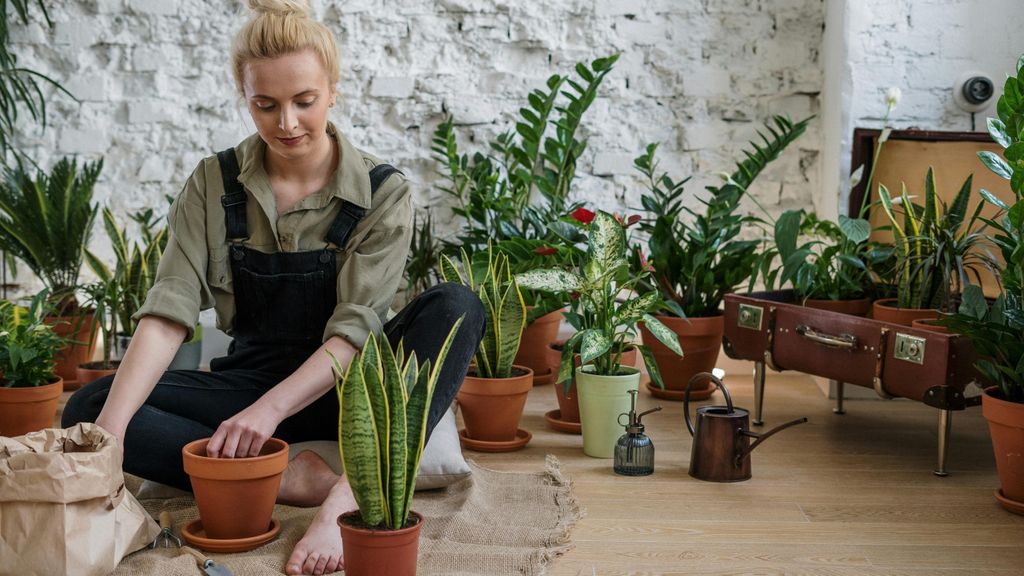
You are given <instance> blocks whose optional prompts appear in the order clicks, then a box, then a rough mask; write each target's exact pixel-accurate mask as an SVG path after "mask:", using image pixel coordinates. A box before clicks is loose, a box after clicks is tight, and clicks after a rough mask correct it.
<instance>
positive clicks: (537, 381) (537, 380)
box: [533, 368, 555, 386]
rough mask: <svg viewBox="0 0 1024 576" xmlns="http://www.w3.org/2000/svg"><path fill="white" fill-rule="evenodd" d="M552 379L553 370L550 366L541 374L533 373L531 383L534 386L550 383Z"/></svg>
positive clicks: (553, 376) (553, 377) (553, 375)
mask: <svg viewBox="0 0 1024 576" xmlns="http://www.w3.org/2000/svg"><path fill="white" fill-rule="evenodd" d="M554 379H555V371H554V370H552V369H551V368H548V371H547V372H545V373H543V374H537V373H534V375H533V385H534V386H543V385H545V384H551V382H552V381H553V380H554Z"/></svg>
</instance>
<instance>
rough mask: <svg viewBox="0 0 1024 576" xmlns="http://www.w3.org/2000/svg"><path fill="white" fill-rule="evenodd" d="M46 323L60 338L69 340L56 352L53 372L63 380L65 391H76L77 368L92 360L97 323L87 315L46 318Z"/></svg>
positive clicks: (77, 386) (77, 384) (78, 386)
mask: <svg viewBox="0 0 1024 576" xmlns="http://www.w3.org/2000/svg"><path fill="white" fill-rule="evenodd" d="M45 321H46V323H47V324H49V325H51V326H53V331H54V333H56V334H57V335H58V336H60V337H62V338H70V339H71V340H73V341H74V342H73V343H70V344H68V345H66V346H64V347H63V348H61V349H60V351H58V352H57V356H56V358H55V360H56V362H57V367H56V368H55V369H54V371H55V372H56V373H57V376H60V377H61V378H62V379H63V380H64V389H65V390H77V389H78V388H80V387H81V384H80V383H79V382H78V366H79V364H85V363H86V362H89V361H90V360H92V355H93V352H94V351H95V350H96V343H97V340H98V339H97V338H96V332H97V331H98V330H99V323H97V322H96V320H95V319H94V318H93V317H92V315H91V314H89V315H82V316H47V317H46V319H45Z"/></svg>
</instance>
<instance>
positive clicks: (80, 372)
mask: <svg viewBox="0 0 1024 576" xmlns="http://www.w3.org/2000/svg"><path fill="white" fill-rule="evenodd" d="M111 364H112V365H113V368H103V362H89V363H88V364H82V365H80V366H78V368H77V369H76V370H75V374H76V376H77V378H76V379H77V380H78V387H79V388H81V387H82V386H85V385H86V384H91V383H93V382H95V381H96V380H99V379H100V378H103V377H104V376H110V375H111V374H115V373H117V367H118V365H120V364H121V362H120V360H115V361H113V362H111Z"/></svg>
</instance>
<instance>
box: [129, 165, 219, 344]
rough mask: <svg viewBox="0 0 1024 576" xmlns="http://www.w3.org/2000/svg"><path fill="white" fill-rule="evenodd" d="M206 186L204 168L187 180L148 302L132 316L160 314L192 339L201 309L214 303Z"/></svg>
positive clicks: (172, 214)
mask: <svg viewBox="0 0 1024 576" xmlns="http://www.w3.org/2000/svg"><path fill="white" fill-rule="evenodd" d="M205 197H206V187H205V181H204V178H203V172H202V170H201V169H197V170H196V171H195V172H194V173H193V174H192V176H191V177H190V178H189V179H188V181H187V182H186V183H185V187H184V189H183V190H182V192H181V194H179V195H178V198H177V199H176V200H175V201H174V203H173V204H172V205H171V209H170V212H169V213H168V215H167V222H168V234H169V236H168V239H167V248H165V249H164V253H163V256H162V257H161V258H160V265H159V266H158V267H157V273H156V279H155V281H154V283H153V287H152V288H150V290H149V293H148V294H147V295H146V302H145V303H144V304H143V305H142V307H141V308H139V310H138V311H137V312H136V313H135V314H134V315H133V316H132V319H133V320H135V321H139V320H140V319H141V318H142V317H144V316H159V317H161V318H166V319H168V320H171V321H172V322H175V323H177V324H180V325H182V326H184V327H185V329H186V330H188V336H187V338H186V340H190V339H191V338H192V335H193V334H194V332H195V326H196V322H198V320H199V310H200V309H201V308H209V307H211V306H212V305H213V296H212V295H211V293H210V288H209V286H208V285H207V282H206V267H207V262H208V258H209V257H208V247H207V242H206V200H205Z"/></svg>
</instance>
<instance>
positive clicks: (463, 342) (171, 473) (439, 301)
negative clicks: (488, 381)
mask: <svg viewBox="0 0 1024 576" xmlns="http://www.w3.org/2000/svg"><path fill="white" fill-rule="evenodd" d="M462 315H465V320H463V322H462V326H461V328H460V329H459V333H458V335H457V336H456V338H455V340H454V342H453V343H452V347H451V350H449V352H448V359H447V361H446V362H445V365H444V367H443V368H442V370H441V374H440V376H439V378H438V382H437V387H436V388H435V390H434V398H433V401H432V402H431V404H430V412H429V416H428V423H427V435H428V437H429V435H430V433H431V431H432V430H433V429H434V426H436V425H437V423H438V422H440V420H441V418H442V417H443V416H444V412H445V410H447V409H448V407H449V406H450V405H451V403H452V400H454V399H455V394H456V392H458V390H459V386H461V385H462V379H463V377H464V376H465V374H466V369H467V368H468V366H469V363H470V361H471V360H472V358H473V354H474V353H475V352H476V349H477V346H478V345H479V343H480V339H481V338H482V337H483V332H484V322H485V317H484V310H483V305H482V304H481V303H480V299H479V298H477V296H476V295H475V294H474V293H473V292H472V291H470V290H469V289H467V288H465V287H463V286H460V285H458V284H440V285H437V286H434V287H432V288H430V289H428V290H427V291H426V292H424V293H423V294H421V295H420V296H419V297H417V298H416V299H415V300H413V301H412V302H411V303H410V304H409V305H408V306H406V307H405V308H403V309H402V311H401V312H399V313H398V315H397V316H395V317H394V318H392V319H391V320H390V321H389V322H388V323H387V324H386V325H385V326H384V333H385V334H386V335H387V338H388V340H389V341H390V342H391V344H392V345H393V346H397V344H398V341H399V340H400V339H404V342H405V350H406V354H407V355H408V353H409V352H410V351H415V352H416V357H417V358H418V359H419V360H420V362H423V360H424V359H426V358H429V359H431V361H432V362H433V360H434V359H436V357H437V354H438V353H439V352H440V350H441V345H442V344H443V343H444V339H445V337H446V336H447V335H448V331H449V329H450V328H451V326H452V325H453V324H454V323H455V321H456V320H457V319H458V318H459V316H462ZM288 376H289V374H277V373H271V372H268V371H266V370H249V369H244V368H237V367H233V368H230V369H226V370H220V371H215V372H202V371H198V370H174V371H170V372H166V373H164V375H163V377H161V378H160V381H159V382H158V383H157V385H156V387H155V388H154V389H153V392H152V393H151V394H150V395H149V398H147V399H146V402H145V404H143V405H142V407H141V408H139V411H138V412H136V413H135V416H134V417H133V418H132V419H131V422H130V423H129V424H128V429H127V432H126V434H125V446H124V469H125V471H126V472H129V473H131V474H134V475H136V476H140V477H142V478H146V479H149V480H155V481H157V482H162V483H164V484H170V485H171V486H175V487H177V488H181V489H184V490H191V485H190V483H189V478H188V475H187V474H185V471H184V469H183V468H182V459H181V449H182V447H183V446H185V444H188V443H189V442H191V441H193V440H198V439H200V438H207V437H210V436H212V435H213V433H214V432H215V431H216V429H217V427H218V426H220V424H221V422H223V421H224V420H227V419H228V418H231V417H232V416H234V415H235V414H237V413H239V412H241V411H242V410H243V409H245V408H247V407H248V406H250V405H252V404H253V403H254V402H256V400H258V399H259V398H260V397H261V396H263V394H264V393H265V392H267V390H269V389H270V388H272V387H273V386H275V385H276V384H278V383H279V382H280V381H281V380H284V379H285V378H287V377H288ZM112 381H113V377H112V376H106V377H104V378H100V379H99V380H96V381H95V382H92V383H91V384H89V385H87V386H85V387H83V388H82V389H80V390H78V391H77V392H75V394H74V395H73V396H71V398H70V399H69V400H68V403H67V406H66V407H65V408H64V416H63V418H62V419H61V425H62V426H64V427H65V428H67V427H69V426H73V425H75V424H76V423H78V422H95V421H96V418H97V417H98V416H99V413H100V410H101V409H102V408H103V403H104V402H106V400H107V395H108V393H109V392H110V384H111V382H112ZM274 436H275V437H276V438H280V439H282V440H284V441H286V442H304V441H307V440H333V441H337V439H338V396H337V393H336V392H335V391H334V390H333V389H332V390H329V391H327V392H326V393H325V394H324V395H323V396H321V397H320V398H318V399H317V400H316V401H315V402H313V403H312V404H310V405H309V406H307V407H306V408H304V409H303V410H301V411H300V412H298V413H296V414H294V415H293V416H291V417H289V418H286V419H285V420H284V421H283V422H281V424H280V425H279V426H278V427H277V431H276V432H275V433H274Z"/></svg>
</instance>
